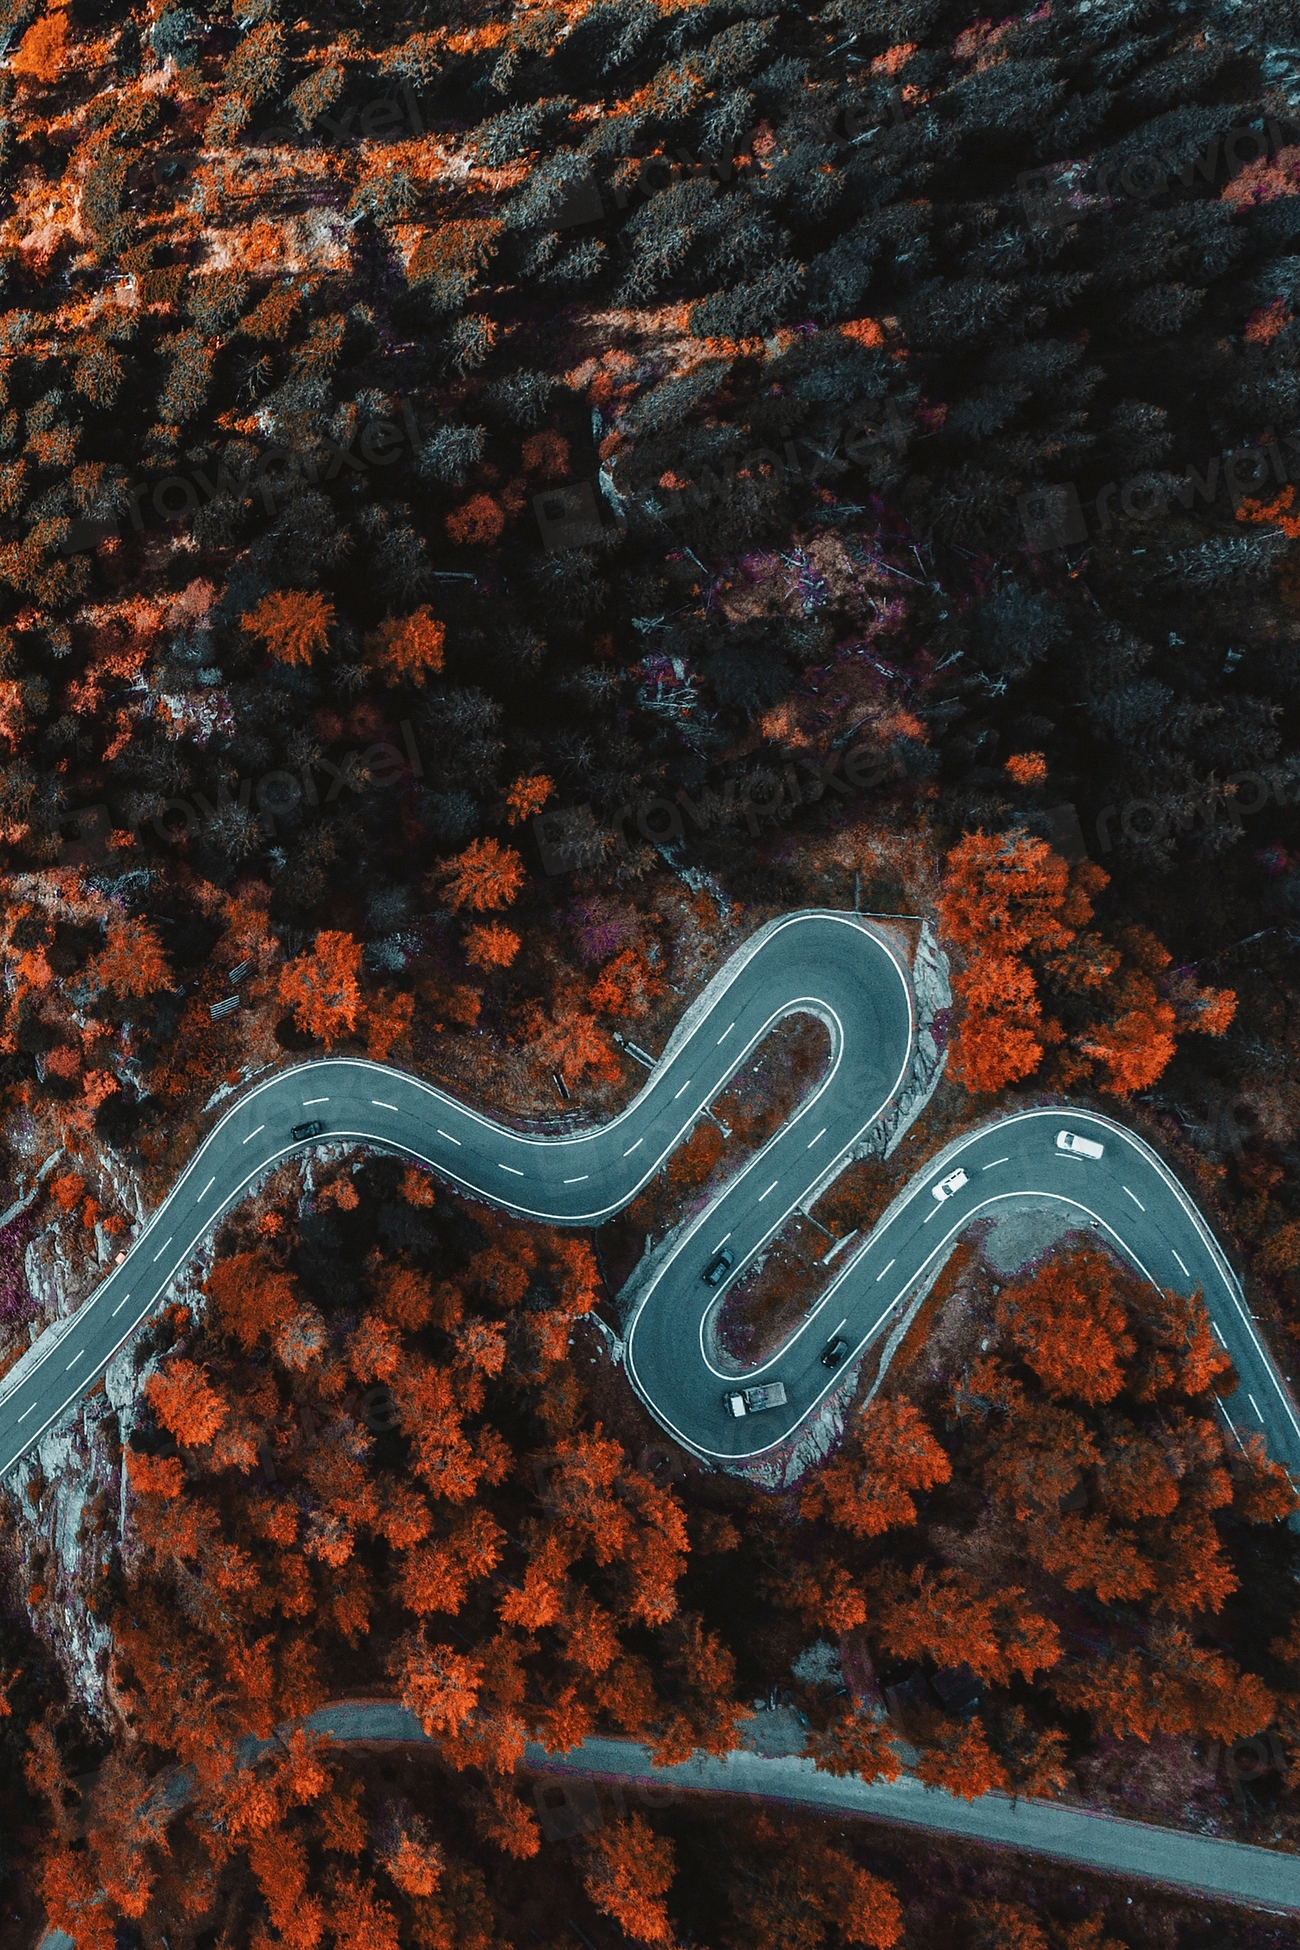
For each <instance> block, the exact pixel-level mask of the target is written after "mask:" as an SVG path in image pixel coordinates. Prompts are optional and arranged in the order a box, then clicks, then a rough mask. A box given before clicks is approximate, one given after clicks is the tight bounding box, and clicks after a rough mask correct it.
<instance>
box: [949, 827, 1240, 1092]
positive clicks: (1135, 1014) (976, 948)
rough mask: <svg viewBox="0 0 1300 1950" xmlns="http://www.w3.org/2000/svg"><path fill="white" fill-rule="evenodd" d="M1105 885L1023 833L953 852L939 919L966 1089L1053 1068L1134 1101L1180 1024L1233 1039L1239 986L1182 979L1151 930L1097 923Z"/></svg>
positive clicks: (980, 835)
mask: <svg viewBox="0 0 1300 1950" xmlns="http://www.w3.org/2000/svg"><path fill="white" fill-rule="evenodd" d="M1108 884H1109V875H1108V874H1106V873H1105V872H1104V871H1103V870H1102V868H1100V867H1098V866H1096V865H1095V864H1094V863H1093V862H1092V861H1091V860H1083V861H1080V862H1078V863H1076V864H1075V865H1074V866H1070V865H1069V864H1068V863H1067V862H1066V861H1065V860H1063V859H1062V858H1061V857H1060V855H1059V854H1057V853H1055V852H1053V850H1052V848H1051V847H1050V846H1049V845H1048V844H1047V842H1046V840H1041V839H1036V838H1034V837H1033V836H1032V835H1030V834H1028V833H1025V832H1012V833H993V834H989V833H984V832H976V833H966V834H964V835H963V836H962V838H961V840H960V841H959V842H958V844H957V845H956V846H955V847H953V848H952V850H951V851H950V852H949V854H948V858H947V871H946V873H945V876H944V882H943V888H942V891H941V893H940V897H939V903H938V907H939V921H940V928H941V931H942V934H943V937H944V939H945V940H946V941H947V942H948V943H950V944H951V945H952V947H953V948H955V949H956V950H957V953H958V955H959V957H960V963H961V965H960V966H959V967H958V968H957V970H956V971H955V973H954V975H953V978H952V985H953V989H954V992H955V993H956V995H957V997H958V998H959V1000H960V1001H961V1003H962V1005H963V1008H962V1013H961V1017H960V1020H959V1023H958V1026H957V1030H956V1034H955V1036H954V1038H953V1051H952V1053H953V1065H952V1067H953V1074H954V1075H955V1076H956V1077H957V1079H958V1081H959V1082H961V1083H963V1084H964V1085H965V1086H966V1088H967V1089H968V1090H972V1091H986V1090H987V1091H991V1090H1000V1089H1002V1088H1003V1087H1004V1086H1005V1085H1007V1084H1009V1083H1015V1082H1018V1081H1019V1080H1020V1079H1021V1078H1024V1077H1028V1076H1031V1075H1033V1074H1035V1073H1036V1072H1038V1071H1040V1069H1043V1068H1044V1066H1045V1075H1044V1080H1045V1081H1046V1082H1048V1083H1050V1084H1052V1085H1053V1086H1054V1087H1056V1088H1061V1089H1064V1088H1068V1087H1070V1086H1071V1085H1074V1084H1078V1083H1080V1082H1092V1083H1095V1084H1096V1085H1097V1086H1098V1087H1099V1088H1100V1089H1102V1090H1104V1091H1109V1092H1111V1093H1112V1094H1113V1095H1116V1096H1127V1095H1129V1094H1130V1093H1131V1092H1132V1091H1134V1090H1140V1089H1145V1088H1146V1087H1147V1086H1148V1085H1150V1084H1152V1083H1154V1082H1155V1080H1156V1078H1157V1077H1159V1076H1160V1075H1161V1074H1162V1073H1163V1071H1164V1070H1165V1068H1166V1067H1167V1065H1168V1063H1169V1061H1170V1058H1171V1057H1172V1056H1173V1054H1174V1049H1175V1047H1176V1040H1175V1039H1176V1037H1177V1035H1178V1034H1179V1033H1181V1032H1182V1031H1184V1030H1189V1029H1197V1030H1200V1031H1202V1032H1204V1033H1206V1034H1209V1035H1215V1036H1218V1035H1222V1034H1223V1032H1224V1030H1225V1029H1226V1028H1227V1026H1228V1024H1229V1022H1230V1021H1231V1020H1232V1015H1233V1011H1234V1009H1235V998H1234V997H1233V995H1232V993H1231V991H1230V990H1216V989H1201V988H1199V987H1198V986H1197V985H1196V984H1195V983H1194V982H1192V981H1191V980H1190V978H1189V977H1188V976H1187V975H1186V974H1185V973H1182V974H1180V975H1178V976H1177V977H1171V976H1170V975H1169V974H1168V969H1169V963H1170V960H1171V957H1170V956H1169V954H1168V951H1167V950H1166V949H1164V948H1163V947H1161V945H1160V943H1159V942H1158V941H1156V940H1155V939H1154V937H1153V936H1151V935H1150V934H1148V933H1147V932H1146V931H1145V930H1141V929H1126V930H1124V931H1122V933H1121V936H1120V940H1119V943H1118V945H1117V944H1116V943H1113V942H1108V941H1106V940H1104V939H1103V937H1102V936H1101V935H1099V934H1098V933H1097V932H1096V931H1095V930H1093V929H1091V928H1090V927H1089V923H1090V922H1091V921H1092V919H1093V899H1094V897H1095V896H1096V895H1098V894H1100V893H1101V892H1102V890H1103V889H1104V888H1105V887H1106V886H1107V885H1108ZM1045 1002H1046V1003H1047V1004H1048V1005H1049V1006H1050V1013H1049V1010H1048V1008H1045V1006H1044V1003H1045Z"/></svg>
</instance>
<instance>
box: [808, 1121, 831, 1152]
mask: <svg viewBox="0 0 1300 1950" xmlns="http://www.w3.org/2000/svg"><path fill="white" fill-rule="evenodd" d="M828 1129H829V1126H828V1125H826V1124H823V1125H822V1127H821V1129H820V1131H818V1133H817V1135H816V1137H815V1138H809V1140H808V1142H807V1144H805V1146H804V1150H805V1151H811V1150H812V1148H813V1146H814V1144H820V1143H821V1141H822V1139H823V1138H824V1137H825V1135H826V1132H827V1130H828Z"/></svg>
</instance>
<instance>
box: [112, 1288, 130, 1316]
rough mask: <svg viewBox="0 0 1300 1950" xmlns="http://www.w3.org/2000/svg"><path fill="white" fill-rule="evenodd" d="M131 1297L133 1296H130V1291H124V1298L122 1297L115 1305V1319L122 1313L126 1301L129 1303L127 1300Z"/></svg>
mask: <svg viewBox="0 0 1300 1950" xmlns="http://www.w3.org/2000/svg"><path fill="white" fill-rule="evenodd" d="M130 1298H131V1296H130V1294H129V1293H124V1294H123V1295H122V1298H121V1299H120V1300H119V1301H118V1303H117V1305H116V1306H115V1307H114V1309H113V1318H114V1319H116V1318H117V1316H118V1314H120V1313H121V1311H122V1309H123V1307H124V1306H125V1305H126V1303H127V1301H128V1300H129V1299H130Z"/></svg>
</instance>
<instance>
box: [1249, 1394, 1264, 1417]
mask: <svg viewBox="0 0 1300 1950" xmlns="http://www.w3.org/2000/svg"><path fill="white" fill-rule="evenodd" d="M1246 1400H1247V1401H1248V1402H1249V1403H1250V1405H1251V1407H1252V1408H1253V1409H1254V1411H1255V1413H1256V1415H1259V1403H1258V1402H1257V1401H1256V1400H1255V1397H1254V1396H1253V1395H1247V1397H1246ZM1259 1419H1260V1421H1261V1422H1262V1421H1263V1419H1264V1417H1263V1416H1262V1415H1259Z"/></svg>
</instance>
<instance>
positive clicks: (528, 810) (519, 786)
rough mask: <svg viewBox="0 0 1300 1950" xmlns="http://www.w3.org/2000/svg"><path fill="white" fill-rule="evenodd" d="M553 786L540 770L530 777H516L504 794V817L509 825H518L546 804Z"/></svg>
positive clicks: (553, 788)
mask: <svg viewBox="0 0 1300 1950" xmlns="http://www.w3.org/2000/svg"><path fill="white" fill-rule="evenodd" d="M554 791H555V787H554V786H553V785H552V783H551V781H550V780H549V779H548V778H547V777H545V775H544V774H543V773H541V772H538V773H535V774H534V775H533V776H532V777H531V778H529V777H521V778H517V779H516V780H515V782H514V784H513V785H512V786H511V788H510V790H509V792H507V794H506V807H507V811H506V819H507V821H508V823H509V824H510V825H511V826H518V825H519V823H520V821H521V820H525V819H531V818H532V816H533V814H534V813H539V812H540V811H541V810H542V807H543V806H544V805H545V804H546V802H547V800H548V799H549V798H550V796H551V794H552V793H553V792H554Z"/></svg>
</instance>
